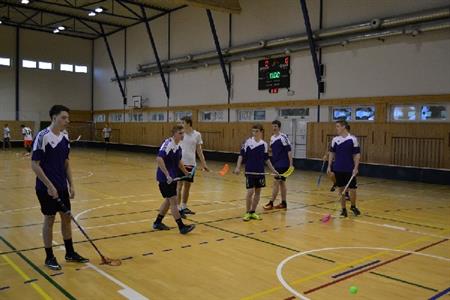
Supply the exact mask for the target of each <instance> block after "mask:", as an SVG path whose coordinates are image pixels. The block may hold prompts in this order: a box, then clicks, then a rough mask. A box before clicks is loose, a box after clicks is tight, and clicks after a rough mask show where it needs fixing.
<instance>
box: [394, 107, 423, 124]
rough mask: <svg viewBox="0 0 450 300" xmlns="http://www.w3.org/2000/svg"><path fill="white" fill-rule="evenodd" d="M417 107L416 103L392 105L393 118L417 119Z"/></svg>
mask: <svg viewBox="0 0 450 300" xmlns="http://www.w3.org/2000/svg"><path fill="white" fill-rule="evenodd" d="M416 115H417V113H416V107H415V106H414V105H395V106H393V107H392V119H393V120H394V121H415V120H417V116H416Z"/></svg>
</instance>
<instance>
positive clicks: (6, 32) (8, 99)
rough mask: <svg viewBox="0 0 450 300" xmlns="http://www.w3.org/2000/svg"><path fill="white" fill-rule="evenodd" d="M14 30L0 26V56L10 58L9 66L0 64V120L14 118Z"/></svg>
mask: <svg viewBox="0 0 450 300" xmlns="http://www.w3.org/2000/svg"><path fill="white" fill-rule="evenodd" d="M15 38H16V30H15V28H13V27H6V26H0V57H9V58H11V61H12V65H11V67H2V66H0V120H14V118H15V111H16V105H15V82H16V77H15V76H16V75H15V71H14V66H13V64H14V61H13V59H15V52H16V51H15V47H16V44H15V43H14V42H11V41H14V40H15Z"/></svg>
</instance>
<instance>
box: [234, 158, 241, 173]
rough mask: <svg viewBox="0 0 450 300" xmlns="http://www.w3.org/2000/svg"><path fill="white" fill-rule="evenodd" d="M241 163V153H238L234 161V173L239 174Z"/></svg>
mask: <svg viewBox="0 0 450 300" xmlns="http://www.w3.org/2000/svg"><path fill="white" fill-rule="evenodd" d="M241 165H242V155H239V157H238V160H237V163H236V169H234V174H239V173H240V172H241Z"/></svg>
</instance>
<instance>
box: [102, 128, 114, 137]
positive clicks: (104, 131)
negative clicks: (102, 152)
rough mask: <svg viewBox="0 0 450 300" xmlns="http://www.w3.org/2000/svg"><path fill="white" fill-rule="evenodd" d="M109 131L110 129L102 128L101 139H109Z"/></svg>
mask: <svg viewBox="0 0 450 300" xmlns="http://www.w3.org/2000/svg"><path fill="white" fill-rule="evenodd" d="M111 131H112V129H111V128H109V127H108V128H106V127H105V128H103V138H105V139H106V138H109V137H111Z"/></svg>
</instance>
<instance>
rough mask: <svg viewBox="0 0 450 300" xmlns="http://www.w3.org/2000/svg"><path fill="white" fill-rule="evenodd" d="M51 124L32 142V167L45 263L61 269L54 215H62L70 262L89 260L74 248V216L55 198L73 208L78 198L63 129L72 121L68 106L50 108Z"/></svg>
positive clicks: (62, 228) (50, 266) (49, 266)
mask: <svg viewBox="0 0 450 300" xmlns="http://www.w3.org/2000/svg"><path fill="white" fill-rule="evenodd" d="M50 119H51V120H52V123H51V125H50V127H48V128H46V129H44V130H42V131H40V132H39V133H38V134H37V136H36V139H35V140H34V144H33V155H32V157H31V160H32V164H31V167H32V169H33V171H34V173H35V174H36V176H37V178H36V195H37V197H38V199H39V203H40V205H41V212H42V214H43V215H44V225H43V228H42V237H43V239H44V247H45V254H46V258H45V265H46V266H47V267H48V268H49V269H51V270H61V266H60V265H59V264H58V261H57V260H56V258H55V256H54V255H53V250H52V243H53V224H54V222H55V215H56V213H57V212H59V214H60V217H61V233H62V236H63V239H64V246H65V247H66V256H65V259H66V261H68V262H77V263H85V262H88V261H89V260H88V259H87V258H84V257H82V256H81V255H79V254H78V253H76V252H75V250H74V249H73V243H72V227H71V218H70V216H69V215H67V214H65V213H64V212H63V211H62V207H61V206H60V205H59V204H58V202H57V201H56V199H58V198H59V199H61V201H62V203H64V206H65V207H66V208H68V209H69V210H70V199H71V198H72V199H73V198H74V197H75V189H74V185H73V180H72V172H71V170H70V164H69V151H70V144H69V137H68V136H67V135H65V134H63V133H62V131H63V130H64V129H65V128H66V127H67V125H68V124H69V109H68V108H67V107H65V106H62V105H55V106H53V107H52V108H51V109H50Z"/></svg>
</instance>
